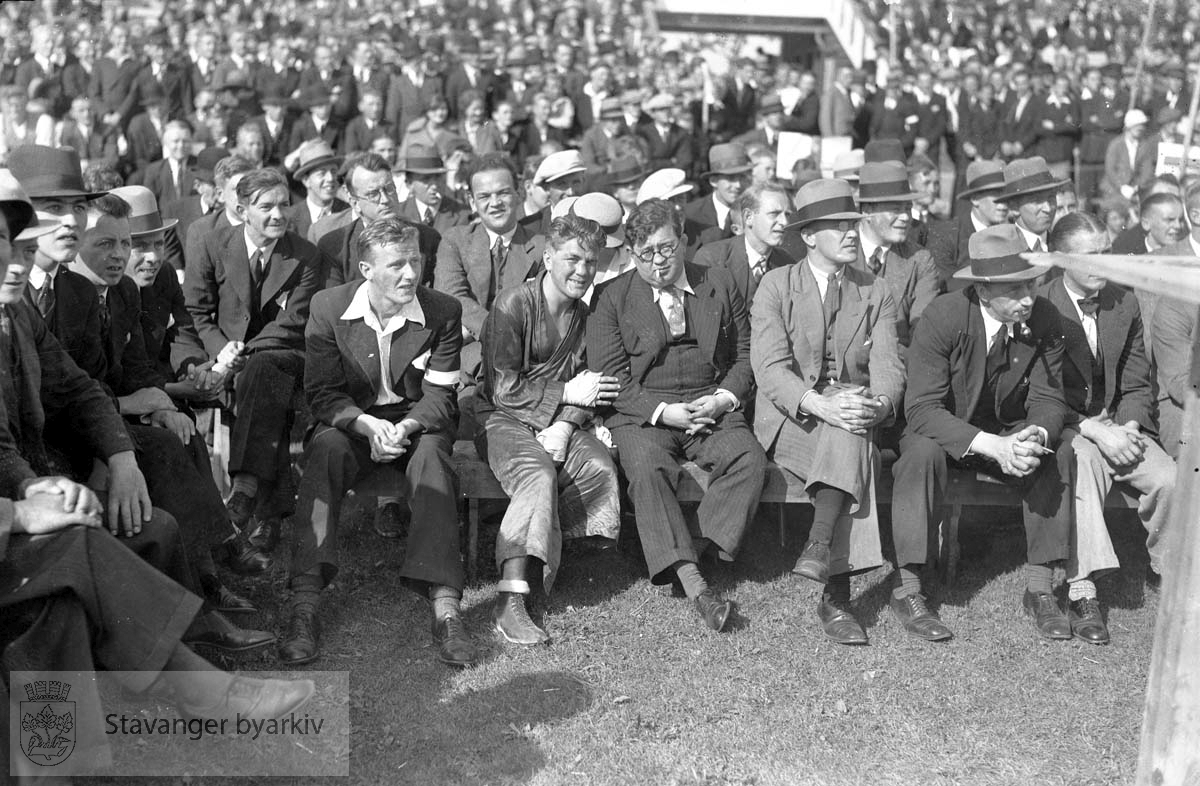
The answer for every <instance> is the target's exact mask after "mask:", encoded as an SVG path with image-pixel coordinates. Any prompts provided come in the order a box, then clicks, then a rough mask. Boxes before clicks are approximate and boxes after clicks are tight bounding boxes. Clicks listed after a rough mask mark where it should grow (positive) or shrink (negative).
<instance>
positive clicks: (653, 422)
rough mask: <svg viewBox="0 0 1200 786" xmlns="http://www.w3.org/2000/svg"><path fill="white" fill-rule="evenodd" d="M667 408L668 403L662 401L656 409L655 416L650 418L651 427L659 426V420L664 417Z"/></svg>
mask: <svg viewBox="0 0 1200 786" xmlns="http://www.w3.org/2000/svg"><path fill="white" fill-rule="evenodd" d="M666 408H667V402H665V401H662V402H660V403H659V405H658V406H657V407H655V408H654V414H653V415H651V416H650V425H651V426H657V425H658V419H659V418H661V417H662V413H663V410H664V409H666Z"/></svg>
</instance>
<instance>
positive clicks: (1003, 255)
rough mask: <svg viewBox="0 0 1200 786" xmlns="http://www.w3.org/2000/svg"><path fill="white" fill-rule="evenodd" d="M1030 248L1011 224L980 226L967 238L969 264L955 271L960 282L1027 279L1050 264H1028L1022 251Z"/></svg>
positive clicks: (1045, 269) (1041, 271)
mask: <svg viewBox="0 0 1200 786" xmlns="http://www.w3.org/2000/svg"><path fill="white" fill-rule="evenodd" d="M1028 250H1029V247H1028V246H1027V245H1025V238H1024V237H1022V236H1021V230H1019V229H1017V227H1016V226H1015V225H1013V224H999V225H997V226H994V227H988V228H987V229H981V230H979V231H978V232H976V233H975V234H973V235H971V237H970V239H969V240H968V241H967V251H968V253H969V255H970V257H971V263H970V264H969V265H967V266H966V267H964V268H962V269H960V270H958V271H956V272H955V274H954V277H955V278H957V279H960V280H963V281H983V282H987V283H996V282H1003V281H1028V280H1029V279H1033V278H1037V277H1038V276H1040V275H1042V274H1043V273H1045V272H1046V271H1047V270H1049V269H1050V267H1049V265H1031V264H1029V262H1027V261H1026V260H1025V258H1024V257H1023V256H1021V255H1022V254H1024V253H1025V252H1026V251H1028Z"/></svg>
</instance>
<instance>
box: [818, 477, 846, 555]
mask: <svg viewBox="0 0 1200 786" xmlns="http://www.w3.org/2000/svg"><path fill="white" fill-rule="evenodd" d="M848 499H849V495H848V494H846V492H844V491H842V490H841V489H835V488H833V487H832V486H826V485H825V484H824V483H814V484H813V485H812V501H813V523H812V529H811V530H810V531H809V533H808V542H809V543H822V544H824V545H826V546H828V545H829V542H830V541H831V540H833V527H834V525H835V524H837V520H838V519H839V518H840V517H841V515H842V512H843V510H844V509H845V507H846V502H847V501H848Z"/></svg>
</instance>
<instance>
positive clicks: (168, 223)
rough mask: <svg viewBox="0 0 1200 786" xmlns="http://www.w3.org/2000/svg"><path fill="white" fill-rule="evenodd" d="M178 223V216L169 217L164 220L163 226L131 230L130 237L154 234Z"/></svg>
mask: <svg viewBox="0 0 1200 786" xmlns="http://www.w3.org/2000/svg"><path fill="white" fill-rule="evenodd" d="M178 223H179V219H178V218H168V219H167V220H165V221H163V222H162V226H160V227H155V228H154V229H142V230H139V231H137V232H130V233H129V236H130V237H145V236H146V235H153V234H154V233H155V232H162V231H163V230H166V229H170V228H171V227H173V226H175V225H176V224H178Z"/></svg>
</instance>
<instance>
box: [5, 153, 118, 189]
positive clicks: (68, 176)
mask: <svg viewBox="0 0 1200 786" xmlns="http://www.w3.org/2000/svg"><path fill="white" fill-rule="evenodd" d="M8 166H9V169H11V170H12V173H13V176H14V177H15V178H16V179H17V180H18V181H19V182H20V183H21V187H22V188H24V189H25V193H27V194H29V196H30V198H32V199H39V198H43V199H49V198H53V197H83V198H84V199H95V198H96V197H98V196H101V195H102V194H104V193H105V192H104V191H87V190H85V189H84V187H83V172H82V170H81V168H80V164H79V154H78V153H76V152H75V150H74V148H70V147H64V148H56V147H46V146H45V145H22V146H21V147H14V148H13V149H12V150H11V151H10V152H9V154H8Z"/></svg>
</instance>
